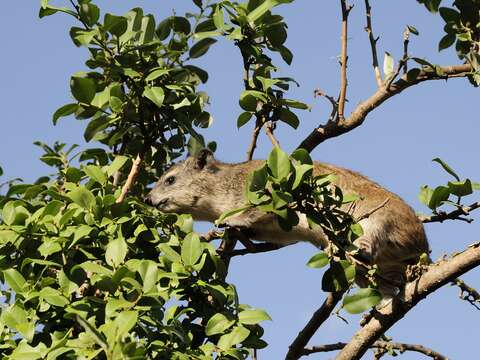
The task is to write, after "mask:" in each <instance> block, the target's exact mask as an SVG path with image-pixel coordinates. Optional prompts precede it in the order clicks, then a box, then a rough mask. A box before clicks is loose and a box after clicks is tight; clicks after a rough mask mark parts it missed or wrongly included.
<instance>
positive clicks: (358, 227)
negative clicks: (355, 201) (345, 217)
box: [350, 223, 363, 237]
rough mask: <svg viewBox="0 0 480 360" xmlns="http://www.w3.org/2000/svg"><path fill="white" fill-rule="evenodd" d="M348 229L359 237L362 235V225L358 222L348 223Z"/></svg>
mask: <svg viewBox="0 0 480 360" xmlns="http://www.w3.org/2000/svg"><path fill="white" fill-rule="evenodd" d="M350 231H351V232H352V233H354V234H355V235H356V236H357V237H360V236H362V235H363V229H362V225H360V224H359V223H355V224H352V225H350Z"/></svg>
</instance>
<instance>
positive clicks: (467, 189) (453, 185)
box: [448, 179, 473, 196]
mask: <svg viewBox="0 0 480 360" xmlns="http://www.w3.org/2000/svg"><path fill="white" fill-rule="evenodd" d="M448 189H449V191H450V193H452V194H453V195H456V196H467V195H470V194H471V193H473V186H472V182H471V181H470V179H467V180H465V181H455V182H452V181H449V182H448Z"/></svg>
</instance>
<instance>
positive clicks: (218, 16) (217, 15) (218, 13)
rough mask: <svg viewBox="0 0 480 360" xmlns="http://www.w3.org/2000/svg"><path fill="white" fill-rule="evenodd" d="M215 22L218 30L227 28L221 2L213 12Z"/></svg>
mask: <svg viewBox="0 0 480 360" xmlns="http://www.w3.org/2000/svg"><path fill="white" fill-rule="evenodd" d="M213 23H214V24H215V27H216V28H217V29H218V30H220V31H224V30H225V19H224V14H223V9H222V7H221V6H220V4H217V5H215V11H214V12H213Z"/></svg>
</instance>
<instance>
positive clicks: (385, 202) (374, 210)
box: [355, 198, 390, 222]
mask: <svg viewBox="0 0 480 360" xmlns="http://www.w3.org/2000/svg"><path fill="white" fill-rule="evenodd" d="M389 201H390V198H386V199H385V200H384V201H383V202H382V203H381V204H380V205H378V206H376V207H374V208H373V209H371V210H369V211H367V212H366V213H364V214H362V215H361V216H359V217H358V218H357V219H355V222H359V221H360V220H363V219H366V218H368V217H369V216H370V215H372V214H373V213H374V212H376V211H378V210H380V209H381V208H383V207H384V206H385V205H387V203H388V202H389Z"/></svg>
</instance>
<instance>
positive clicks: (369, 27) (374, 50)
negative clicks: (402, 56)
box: [365, 0, 383, 87]
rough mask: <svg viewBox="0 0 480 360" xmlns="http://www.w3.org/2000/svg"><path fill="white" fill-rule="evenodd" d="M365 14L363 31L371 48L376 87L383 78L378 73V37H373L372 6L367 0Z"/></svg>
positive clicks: (380, 84)
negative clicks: (365, 21)
mask: <svg viewBox="0 0 480 360" xmlns="http://www.w3.org/2000/svg"><path fill="white" fill-rule="evenodd" d="M365 15H366V17H367V26H366V27H365V31H366V32H367V33H368V39H369V40H370V47H371V49H372V65H373V72H374V73H375V80H376V82H377V85H378V87H381V86H382V84H383V80H382V74H381V73H380V68H379V66H378V55H377V41H378V37H377V38H375V36H374V35H373V27H372V8H371V6H370V2H369V0H365Z"/></svg>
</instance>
